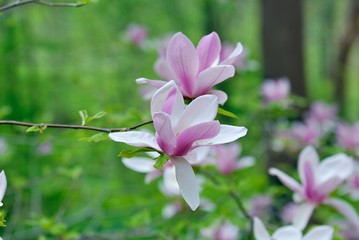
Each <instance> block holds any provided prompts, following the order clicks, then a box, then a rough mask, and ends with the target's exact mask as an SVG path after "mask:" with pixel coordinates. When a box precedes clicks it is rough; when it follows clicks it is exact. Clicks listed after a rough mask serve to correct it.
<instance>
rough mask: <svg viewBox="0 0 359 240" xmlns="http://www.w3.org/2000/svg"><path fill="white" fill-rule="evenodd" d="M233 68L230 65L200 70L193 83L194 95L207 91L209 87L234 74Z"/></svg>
mask: <svg viewBox="0 0 359 240" xmlns="http://www.w3.org/2000/svg"><path fill="white" fill-rule="evenodd" d="M234 73H235V69H234V67H233V66H231V65H219V66H215V67H210V68H207V69H205V70H204V71H202V72H200V74H199V75H198V79H197V82H196V85H195V92H194V93H193V94H195V95H196V96H199V95H203V94H206V93H208V92H209V91H210V90H211V88H212V87H213V86H215V85H217V84H219V83H221V82H223V81H224V80H227V79H228V78H231V77H233V76H234Z"/></svg>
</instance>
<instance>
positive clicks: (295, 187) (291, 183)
mask: <svg viewBox="0 0 359 240" xmlns="http://www.w3.org/2000/svg"><path fill="white" fill-rule="evenodd" d="M269 174H270V175H272V176H276V177H278V178H279V180H280V181H281V182H282V183H283V184H284V185H286V186H287V187H288V188H289V189H290V190H292V191H293V192H296V193H298V194H300V195H302V194H303V188H302V186H301V185H299V183H298V182H297V181H295V180H294V179H293V178H291V177H289V176H288V175H287V174H286V173H284V172H282V171H280V170H278V169H276V168H270V169H269Z"/></svg>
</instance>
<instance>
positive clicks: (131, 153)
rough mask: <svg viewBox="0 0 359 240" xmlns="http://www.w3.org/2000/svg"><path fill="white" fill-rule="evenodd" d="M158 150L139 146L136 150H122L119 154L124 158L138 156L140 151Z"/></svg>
mask: <svg viewBox="0 0 359 240" xmlns="http://www.w3.org/2000/svg"><path fill="white" fill-rule="evenodd" d="M153 151H156V150H155V149H153V148H137V149H135V150H122V151H121V152H120V154H118V156H119V157H124V158H133V157H134V156H136V155H137V154H139V153H142V152H153Z"/></svg>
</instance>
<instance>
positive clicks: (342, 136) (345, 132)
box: [336, 122, 359, 151]
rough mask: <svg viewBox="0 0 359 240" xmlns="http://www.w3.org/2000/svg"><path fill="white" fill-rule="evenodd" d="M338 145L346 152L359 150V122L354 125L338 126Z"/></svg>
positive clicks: (342, 124)
mask: <svg viewBox="0 0 359 240" xmlns="http://www.w3.org/2000/svg"><path fill="white" fill-rule="evenodd" d="M336 137H337V143H338V145H339V146H341V147H342V148H344V149H346V150H352V151H355V150H358V149H359V122H358V123H355V124H353V125H349V124H346V123H340V124H338V127H337V131H336Z"/></svg>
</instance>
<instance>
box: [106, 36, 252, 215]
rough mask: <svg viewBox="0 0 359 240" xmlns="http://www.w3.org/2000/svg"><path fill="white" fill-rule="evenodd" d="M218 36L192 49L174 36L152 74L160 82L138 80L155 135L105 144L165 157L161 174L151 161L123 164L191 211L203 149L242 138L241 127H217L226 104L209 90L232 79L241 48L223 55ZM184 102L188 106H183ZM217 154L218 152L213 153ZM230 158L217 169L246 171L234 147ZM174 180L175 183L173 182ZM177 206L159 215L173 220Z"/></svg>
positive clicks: (120, 136)
mask: <svg viewBox="0 0 359 240" xmlns="http://www.w3.org/2000/svg"><path fill="white" fill-rule="evenodd" d="M221 50H222V45H221V41H220V39H219V36H218V35H217V33H214V32H213V33H211V34H209V35H206V36H204V37H203V38H202V39H201V40H200V41H199V43H198V46H197V47H195V46H194V45H193V43H192V42H191V41H190V40H189V39H188V38H187V37H186V36H185V35H184V34H182V33H177V34H175V35H174V36H173V37H172V38H171V40H170V41H169V43H168V45H167V46H166V47H165V48H163V49H162V54H161V55H160V58H159V59H158V60H157V62H156V65H155V69H156V70H157V72H158V73H159V75H160V76H161V77H162V79H163V80H150V79H146V78H141V79H137V82H138V83H141V84H148V87H150V88H152V90H151V91H147V95H148V94H150V96H151V115H152V120H153V125H154V128H155V131H156V132H155V133H154V134H153V133H149V132H144V131H130V132H122V133H111V134H110V138H111V139H112V140H114V141H117V142H123V143H126V144H128V145H132V146H136V147H147V148H150V149H152V150H153V152H155V153H150V154H155V155H156V154H157V155H158V154H159V155H166V156H167V157H168V158H169V161H168V162H167V163H166V164H165V165H164V166H163V169H162V170H157V169H155V168H154V167H153V164H154V163H155V162H154V160H151V159H144V158H136V159H131V160H128V159H124V160H123V161H124V163H125V164H126V165H127V166H128V167H130V168H132V169H134V170H136V171H140V172H146V173H147V177H146V181H147V182H150V181H151V180H152V179H154V178H155V177H156V176H159V175H162V174H163V175H164V180H165V181H164V184H163V187H162V191H163V192H164V193H165V194H166V195H171V194H177V195H178V194H179V193H180V194H181V195H182V196H183V198H184V200H185V201H186V202H187V203H188V205H189V206H190V207H191V209H192V210H195V209H196V208H197V207H198V206H199V205H200V198H199V191H200V184H199V180H198V179H197V178H196V176H195V174H194V171H193V169H192V165H196V164H201V161H202V160H203V159H204V156H206V159H207V160H208V159H209V156H208V152H209V150H208V148H207V146H212V145H221V144H225V143H229V142H233V141H236V140H237V139H239V138H240V137H243V136H244V135H246V133H247V129H246V128H245V127H237V126H230V125H223V124H220V122H219V121H217V120H215V117H216V115H217V111H218V104H223V103H224V102H225V101H226V100H227V95H226V94H225V93H224V92H222V91H219V90H214V89H213V86H215V85H217V84H218V83H220V82H223V81H225V80H227V79H228V78H230V77H232V76H233V75H234V72H235V68H234V66H233V64H234V63H235V62H236V60H237V58H238V57H239V55H240V54H241V53H242V51H243V48H242V45H241V44H237V47H236V48H234V49H233V51H232V52H230V53H228V51H227V52H226V53H225V54H224V53H223V52H222V51H221ZM185 98H186V99H191V100H192V101H191V102H190V103H189V104H188V105H186V104H185ZM216 151H217V152H219V154H220V151H221V149H220V148H216ZM230 151H231V152H232V155H233V157H231V158H230V159H226V161H227V162H224V161H221V164H220V165H218V167H219V169H220V171H222V172H223V173H230V172H231V171H233V170H235V169H238V168H241V167H245V166H247V165H250V164H251V162H252V160H250V159H247V160H243V161H242V162H243V163H242V162H237V158H236V157H237V155H238V154H239V149H238V147H236V146H234V147H231V149H230ZM173 176H175V178H174V177H173ZM180 208H181V206H180V205H179V204H174V205H173V207H172V208H167V210H166V209H165V210H164V211H165V212H166V214H165V215H168V216H170V215H172V214H173V212H176V211H178V209H180Z"/></svg>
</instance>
